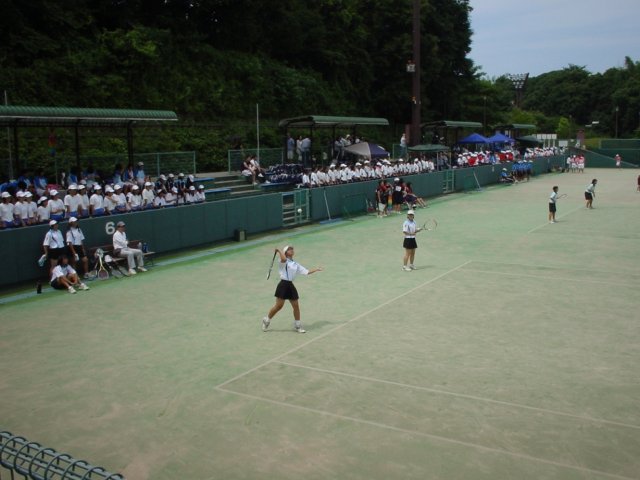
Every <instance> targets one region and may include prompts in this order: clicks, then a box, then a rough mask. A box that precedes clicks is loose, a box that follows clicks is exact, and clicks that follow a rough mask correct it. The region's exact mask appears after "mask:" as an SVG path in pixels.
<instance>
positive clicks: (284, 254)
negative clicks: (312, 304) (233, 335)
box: [262, 245, 322, 333]
mask: <svg viewBox="0 0 640 480" xmlns="http://www.w3.org/2000/svg"><path fill="white" fill-rule="evenodd" d="M276 253H277V254H278V255H279V256H280V263H279V265H278V271H279V272H280V283H278V286H277V287H276V293H275V297H276V303H275V305H274V306H273V307H271V310H269V313H268V314H267V316H266V317H264V318H263V319H262V330H263V331H267V329H268V328H269V324H270V323H271V319H272V318H273V317H274V316H275V315H276V313H278V312H279V311H280V310H281V309H282V307H283V306H284V302H285V300H289V303H291V306H292V307H293V319H294V322H293V328H294V330H295V331H296V332H298V333H306V330H305V329H304V328H302V323H301V321H300V305H299V304H298V298H299V296H298V290H296V287H295V285H294V284H293V281H294V280H295V278H296V277H297V276H298V275H311V274H312V273H315V272H321V271H322V268H321V267H316V268H313V269H311V270H307V269H306V268H304V267H303V266H302V265H300V264H299V263H297V262H295V261H294V260H293V255H294V249H293V246H291V245H287V246H285V247H284V248H283V249H282V250H278V249H277V248H276Z"/></svg>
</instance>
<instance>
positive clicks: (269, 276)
mask: <svg viewBox="0 0 640 480" xmlns="http://www.w3.org/2000/svg"><path fill="white" fill-rule="evenodd" d="M277 254H278V252H273V258H272V259H271V265H269V273H267V280H269V279H270V278H271V270H273V264H274V263H275V262H276V255H277Z"/></svg>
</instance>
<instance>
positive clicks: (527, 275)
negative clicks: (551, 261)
mask: <svg viewBox="0 0 640 480" xmlns="http://www.w3.org/2000/svg"><path fill="white" fill-rule="evenodd" d="M464 271H465V272H477V273H490V274H494V275H508V276H512V277H526V278H541V279H549V280H556V281H562V282H579V283H604V284H605V285H617V286H619V287H629V288H634V289H635V288H636V287H635V285H630V284H629V283H620V282H610V281H608V280H592V279H590V278H562V277H557V276H551V275H531V274H529V273H513V272H496V271H493V270H480V269H476V268H465V269H464Z"/></svg>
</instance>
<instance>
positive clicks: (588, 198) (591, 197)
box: [584, 192, 593, 200]
mask: <svg viewBox="0 0 640 480" xmlns="http://www.w3.org/2000/svg"><path fill="white" fill-rule="evenodd" d="M584 199H585V200H593V195H591V194H590V193H589V192H584Z"/></svg>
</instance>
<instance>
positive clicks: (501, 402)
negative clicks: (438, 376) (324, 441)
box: [274, 360, 640, 430]
mask: <svg viewBox="0 0 640 480" xmlns="http://www.w3.org/2000/svg"><path fill="white" fill-rule="evenodd" d="M274 363H280V364H282V365H287V366H289V367H294V368H302V369H305V370H312V371H316V372H321V373H328V374H331V375H340V376H343V377H349V378H355V379H356V380H365V381H368V382H375V383H383V384H385V385H393V386H396V387H404V388H410V389H413V390H421V391H424V392H430V393H437V394H441V395H449V396H452V397H458V398H467V399H469V400H479V401H481V402H487V403H495V404H498V405H503V406H506V407H514V408H522V409H526V410H532V411H534V412H540V413H548V414H551V415H558V416H563V417H570V418H575V419H578V420H586V421H590V422H595V423H604V424H609V425H615V426H617V427H625V428H632V429H636V430H640V425H633V424H628V423H622V422H616V421H613V420H605V419H602V418H593V417H589V416H583V415H576V414H573V413H567V412H561V411H558V410H549V409H547V408H540V407H532V406H530V405H523V404H520V403H512V402H506V401H504V400H494V399H493V398H485V397H477V396H475V395H468V394H465V393H455V392H449V391H446V390H439V389H437V388H430V387H423V386H420V385H409V384H406V383H400V382H394V381H391V380H382V379H379V378H373V377H367V376H364V375H356V374H353V373H345V372H339V371H336V370H327V369H324V368H318V367H310V366H307V365H301V364H298V363H291V362H283V361H282V360H277V361H275V362H274Z"/></svg>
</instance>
